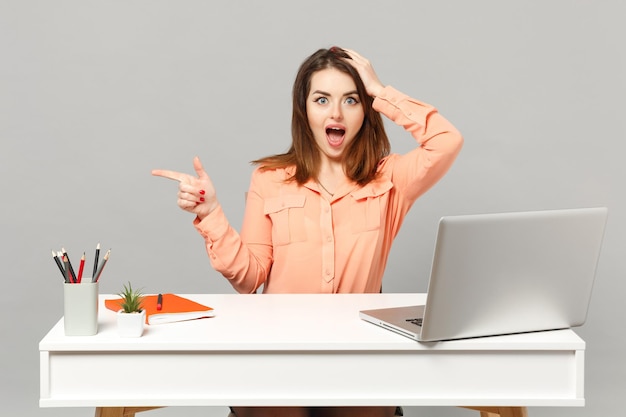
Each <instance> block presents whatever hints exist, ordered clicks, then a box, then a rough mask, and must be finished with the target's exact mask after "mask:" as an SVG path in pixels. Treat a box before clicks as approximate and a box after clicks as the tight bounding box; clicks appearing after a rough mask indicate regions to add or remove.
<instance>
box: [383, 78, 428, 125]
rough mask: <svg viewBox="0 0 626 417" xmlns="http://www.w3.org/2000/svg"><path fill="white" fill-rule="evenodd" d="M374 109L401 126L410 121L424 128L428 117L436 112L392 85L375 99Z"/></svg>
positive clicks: (386, 87)
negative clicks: (404, 121) (405, 121)
mask: <svg viewBox="0 0 626 417" xmlns="http://www.w3.org/2000/svg"><path fill="white" fill-rule="evenodd" d="M372 107H373V108H374V110H376V111H377V112H379V113H382V114H384V115H385V116H387V117H388V118H389V119H391V120H393V121H398V122H400V124H403V120H407V119H408V120H410V121H412V122H415V123H418V124H419V125H422V126H424V125H425V124H426V119H427V117H428V115H429V114H430V113H432V112H433V111H434V110H435V108H434V107H433V106H431V105H430V104H427V103H423V102H421V101H419V100H416V99H414V98H411V97H409V96H407V95H406V94H404V93H402V92H400V91H398V90H396V89H395V88H393V87H392V86H390V85H387V86H385V88H383V90H382V91H381V93H380V94H379V95H378V96H377V97H376V98H375V99H374V102H373V104H372Z"/></svg>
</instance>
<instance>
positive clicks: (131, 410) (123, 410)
mask: <svg viewBox="0 0 626 417" xmlns="http://www.w3.org/2000/svg"><path fill="white" fill-rule="evenodd" d="M156 408H161V407H97V408H96V415H95V417H135V413H139V412H141V411H149V410H154V409H156Z"/></svg>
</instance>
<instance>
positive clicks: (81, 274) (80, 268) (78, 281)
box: [76, 252, 85, 284]
mask: <svg viewBox="0 0 626 417" xmlns="http://www.w3.org/2000/svg"><path fill="white" fill-rule="evenodd" d="M83 269H85V252H83V256H82V257H81V258H80V265H79V267H78V277H77V278H76V282H77V283H79V284H80V280H81V279H83Z"/></svg>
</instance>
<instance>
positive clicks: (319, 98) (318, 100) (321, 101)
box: [315, 97, 328, 104]
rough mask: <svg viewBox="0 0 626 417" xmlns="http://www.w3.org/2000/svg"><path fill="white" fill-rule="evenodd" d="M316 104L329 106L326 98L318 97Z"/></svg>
mask: <svg viewBox="0 0 626 417" xmlns="http://www.w3.org/2000/svg"><path fill="white" fill-rule="evenodd" d="M315 102H316V103H318V104H328V99H327V98H326V97H318V98H316V99H315Z"/></svg>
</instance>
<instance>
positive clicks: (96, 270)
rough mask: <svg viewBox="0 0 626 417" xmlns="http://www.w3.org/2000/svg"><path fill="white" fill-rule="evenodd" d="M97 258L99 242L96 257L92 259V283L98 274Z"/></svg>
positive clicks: (98, 247)
mask: <svg viewBox="0 0 626 417" xmlns="http://www.w3.org/2000/svg"><path fill="white" fill-rule="evenodd" d="M98 258H100V242H98V246H96V257H95V258H94V259H93V274H91V279H92V281H93V278H95V277H96V273H97V272H98Z"/></svg>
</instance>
